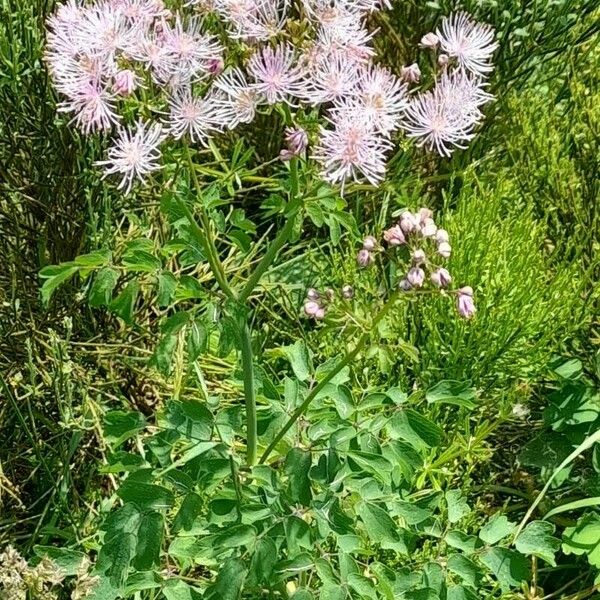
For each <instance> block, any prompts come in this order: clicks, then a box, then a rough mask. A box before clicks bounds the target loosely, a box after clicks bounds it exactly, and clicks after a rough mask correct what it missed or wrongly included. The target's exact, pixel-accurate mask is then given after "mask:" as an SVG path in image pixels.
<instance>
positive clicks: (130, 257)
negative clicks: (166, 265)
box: [123, 249, 162, 273]
mask: <svg viewBox="0 0 600 600" xmlns="http://www.w3.org/2000/svg"><path fill="white" fill-rule="evenodd" d="M123 265H124V266H125V267H126V269H127V270H128V271H135V272H137V271H141V272H144V273H153V272H154V271H157V270H158V269H160V268H161V266H162V265H161V262H160V260H159V259H158V258H156V257H155V256H152V254H150V253H149V252H146V251H145V250H137V249H136V250H132V251H128V252H126V253H125V254H124V255H123Z"/></svg>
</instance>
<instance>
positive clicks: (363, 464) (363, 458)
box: [348, 450, 392, 478]
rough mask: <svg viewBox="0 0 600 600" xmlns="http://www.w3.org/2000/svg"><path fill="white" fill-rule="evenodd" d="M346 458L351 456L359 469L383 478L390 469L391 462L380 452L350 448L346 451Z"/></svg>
mask: <svg viewBox="0 0 600 600" xmlns="http://www.w3.org/2000/svg"><path fill="white" fill-rule="evenodd" d="M348 458H351V459H352V460H353V461H354V462H355V463H356V464H357V465H358V466H359V467H360V468H361V469H364V470H365V471H367V472H369V473H373V475H376V476H377V477H378V478H382V477H383V478H385V477H386V474H389V473H390V472H391V470H392V463H391V462H390V461H389V460H388V459H387V458H384V457H383V456H381V455H380V454H374V453H372V452H359V451H358V450H350V451H348Z"/></svg>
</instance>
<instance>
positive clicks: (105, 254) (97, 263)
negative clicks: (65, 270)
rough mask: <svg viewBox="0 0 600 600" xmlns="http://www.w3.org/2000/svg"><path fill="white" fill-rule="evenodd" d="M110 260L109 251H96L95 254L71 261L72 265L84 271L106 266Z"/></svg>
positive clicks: (91, 253)
mask: <svg viewBox="0 0 600 600" xmlns="http://www.w3.org/2000/svg"><path fill="white" fill-rule="evenodd" d="M111 259H112V254H111V252H110V250H96V251H95V252H90V253H89V254H82V255H81V256H78V257H77V258H75V259H74V260H73V262H72V264H73V265H76V266H78V267H81V268H85V269H93V268H97V267H102V266H104V265H106V264H107V263H109V262H110V261H111Z"/></svg>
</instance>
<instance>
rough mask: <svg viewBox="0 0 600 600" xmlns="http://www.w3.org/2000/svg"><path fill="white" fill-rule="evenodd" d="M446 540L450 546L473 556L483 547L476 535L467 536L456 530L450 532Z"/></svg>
mask: <svg viewBox="0 0 600 600" xmlns="http://www.w3.org/2000/svg"><path fill="white" fill-rule="evenodd" d="M444 539H445V540H446V543H447V544H448V545H449V546H452V548H457V549H458V550H461V551H462V552H464V553H465V554H472V553H473V552H475V550H476V549H477V548H478V546H480V545H481V542H480V541H479V540H478V539H477V538H476V537H475V536H474V535H467V534H466V533H463V532H462V531H456V530H454V531H449V532H448V533H447V534H446V537H445V538H444Z"/></svg>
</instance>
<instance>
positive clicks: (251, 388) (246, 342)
mask: <svg viewBox="0 0 600 600" xmlns="http://www.w3.org/2000/svg"><path fill="white" fill-rule="evenodd" d="M238 329H239V334H240V342H241V345H240V350H241V355H242V372H243V376H244V399H245V402H246V462H247V463H248V466H250V467H251V466H252V465H254V464H255V463H256V456H257V447H258V432H257V422H256V389H255V385H254V365H253V359H252V334H251V332H250V326H249V325H248V317H247V316H246V315H245V314H244V316H242V317H240V319H239V323H238Z"/></svg>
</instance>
